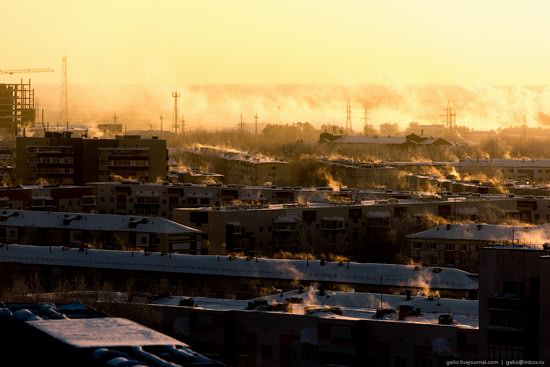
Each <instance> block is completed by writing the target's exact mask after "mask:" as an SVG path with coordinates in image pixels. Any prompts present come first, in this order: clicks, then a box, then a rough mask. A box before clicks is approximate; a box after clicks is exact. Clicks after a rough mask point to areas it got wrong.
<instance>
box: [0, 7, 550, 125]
mask: <svg viewBox="0 0 550 367" xmlns="http://www.w3.org/2000/svg"><path fill="white" fill-rule="evenodd" d="M549 8H550V5H549V4H547V3H546V2H543V1H527V2H522V3H521V4H519V3H517V2H512V1H504V2H502V1H484V2H481V3H480V2H476V1H461V2H446V1H444V2H442V1H415V2H410V1H392V2H390V3H382V2H373V1H368V2H363V1H344V2H318V1H300V2H295V1H279V2H277V3H270V4H261V3H257V2H254V1H243V0H239V1H233V2H230V3H226V2H216V1H203V2H182V1H162V2H160V3H158V4H157V3H155V4H153V3H151V4H136V3H135V2H131V1H118V2H116V3H111V2H107V1H98V2H93V3H78V2H76V3H75V2H71V1H52V2H48V3H43V2H36V1H34V2H19V3H14V4H10V6H9V8H8V10H7V11H6V15H7V16H6V19H5V26H6V27H7V28H10V29H15V28H16V27H17V28H18V32H17V37H7V38H6V39H5V40H4V47H5V50H7V51H6V52H5V53H3V55H2V56H1V57H0V67H1V68H2V69H14V68H32V67H52V68H54V69H55V73H47V74H46V73H45V74H34V75H32V79H33V83H34V85H35V87H36V90H37V92H38V93H37V94H39V96H40V97H39V100H40V104H41V107H43V108H44V109H45V116H46V119H47V120H50V121H54V120H55V119H56V118H57V115H58V110H59V102H58V98H57V95H58V94H59V85H60V81H61V61H60V60H61V58H62V56H65V55H66V56H67V58H68V83H69V86H70V92H71V93H70V97H71V98H70V99H69V104H70V107H71V111H72V113H71V117H72V119H73V121H75V122H79V123H86V121H90V120H93V121H94V122H102V121H103V122H105V120H110V118H111V116H112V115H113V112H114V111H118V114H119V115H120V116H121V118H123V119H125V120H126V122H130V121H133V122H137V123H138V125H140V126H142V128H146V127H148V124H149V123H154V124H158V116H159V115H160V113H161V112H162V113H164V115H169V113H170V111H171V102H172V101H171V99H170V93H171V91H172V90H175V89H178V90H180V91H181V92H182V94H183V98H182V100H181V101H182V112H183V113H184V114H185V116H186V117H187V119H188V121H189V124H190V126H193V125H194V126H201V127H208V128H227V127H230V126H231V125H232V124H233V125H234V124H236V123H237V121H238V119H239V115H240V113H243V114H244V115H245V118H246V120H247V121H250V120H252V116H253V115H254V113H255V112H256V111H258V113H259V116H260V121H263V122H265V123H269V122H271V123H273V122H297V121H310V122H312V123H313V124H315V125H320V124H323V123H338V122H341V120H343V119H344V118H345V104H346V100H347V99H348V98H350V99H351V101H352V104H353V109H354V114H353V116H354V124H355V125H356V126H362V123H361V119H362V117H363V116H362V115H363V109H364V107H368V108H369V110H370V115H371V118H372V120H373V123H383V122H397V123H399V124H400V125H401V126H402V127H405V126H406V125H407V124H408V123H409V122H411V121H420V122H425V123H439V122H440V121H439V120H440V117H439V115H440V110H441V109H442V108H443V107H444V106H445V105H446V104H447V102H448V101H450V102H451V103H453V104H454V105H455V107H456V109H457V111H458V122H459V123H460V124H464V125H466V126H470V127H476V128H477V129H483V128H484V127H487V128H488V129H494V128H498V127H503V126H509V125H513V124H515V123H523V120H524V116H525V120H526V122H527V123H529V125H536V124H537V123H538V122H539V121H538V118H537V116H538V115H537V114H538V112H544V113H548V112H550V94H549V91H548V90H547V89H546V87H545V85H546V84H548V82H549V80H548V78H549V77H548V76H547V73H546V72H545V70H546V65H547V64H548V62H549V61H550V60H549V58H550V52H548V50H547V49H546V48H545V46H544V45H545V35H546V34H548V33H549V32H550V29H549V28H550V25H549V24H548V22H547V21H546V19H545V14H547V12H548V10H550V9H549ZM22 13H24V14H25V19H26V20H27V22H28V23H27V25H26V26H25V27H18V22H19V19H18V17H16V16H10V15H15V14H22ZM44 14H47V16H44ZM20 39H24V40H25V41H24V47H22V45H21V43H22V42H21V41H20ZM512 50H513V51H512ZM20 77H21V76H17V75H12V76H6V80H7V81H17V80H19V78H20ZM23 77H24V78H25V77H26V76H23ZM289 86H290V87H289ZM292 86H294V87H292ZM369 86H370V87H369ZM502 86H507V87H506V88H503V87H502ZM532 86H538V87H535V88H533V87H532ZM107 111H108V112H107Z"/></svg>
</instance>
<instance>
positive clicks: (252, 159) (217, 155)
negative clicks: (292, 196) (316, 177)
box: [183, 146, 291, 185]
mask: <svg viewBox="0 0 550 367" xmlns="http://www.w3.org/2000/svg"><path fill="white" fill-rule="evenodd" d="M183 153H184V154H183V158H184V160H185V161H186V163H188V165H190V166H191V167H193V168H202V167H205V166H207V167H208V169H209V170H212V171H214V172H216V173H220V174H222V175H224V176H225V179H226V182H227V183H228V184H241V185H264V184H266V183H269V184H270V185H271V184H274V185H288V184H289V183H290V182H291V177H290V175H291V173H290V166H289V164H288V162H284V161H280V160H277V159H274V158H271V157H267V156H264V155H261V154H252V153H248V152H242V151H238V150H235V149H224V148H220V147H216V146H195V147H193V148H191V149H188V150H186V151H184V152H183Z"/></svg>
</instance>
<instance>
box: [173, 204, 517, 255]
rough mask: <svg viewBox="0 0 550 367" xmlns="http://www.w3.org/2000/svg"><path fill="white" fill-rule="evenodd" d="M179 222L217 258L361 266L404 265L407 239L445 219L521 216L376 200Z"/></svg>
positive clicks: (233, 211)
mask: <svg viewBox="0 0 550 367" xmlns="http://www.w3.org/2000/svg"><path fill="white" fill-rule="evenodd" d="M172 215H173V219H174V221H176V222H178V223H182V224H184V225H188V226H192V227H194V228H197V229H200V230H201V231H202V232H203V233H205V236H207V238H208V246H209V250H210V251H211V253H226V252H230V251H243V250H244V251H258V252H260V253H263V254H272V253H276V252H279V251H291V252H312V253H320V254H322V253H332V254H338V255H343V256H352V257H353V258H355V259H359V260H361V261H381V262H384V261H393V260H395V259H394V257H395V256H396V254H400V256H403V257H404V258H402V260H403V261H406V260H408V259H409V257H410V254H409V251H408V247H407V246H406V238H405V236H406V235H409V234H412V233H416V232H419V231H422V230H425V229H427V228H431V227H432V226H433V224H434V223H436V222H437V221H444V220H445V219H457V220H481V221H498V220H501V219H504V218H507V217H509V216H510V215H512V216H516V215H517V201H516V200H515V199H514V198H491V199H489V198H461V199H458V198H448V199H445V200H410V199H409V200H406V199H405V200H398V199H389V200H371V201H363V202H362V204H352V205H330V204H326V203H325V204H322V203H321V204H305V205H297V204H292V205H285V204H283V205H269V206H263V207H256V208H251V207H242V206H241V207H239V206H225V207H223V206H222V207H211V208H178V209H174V210H173V214H172Z"/></svg>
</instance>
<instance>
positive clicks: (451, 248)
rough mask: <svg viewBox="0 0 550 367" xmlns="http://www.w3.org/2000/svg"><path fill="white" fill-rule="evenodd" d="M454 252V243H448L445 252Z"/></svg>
mask: <svg viewBox="0 0 550 367" xmlns="http://www.w3.org/2000/svg"><path fill="white" fill-rule="evenodd" d="M453 250H454V246H453V244H452V243H447V244H446V245H445V251H453Z"/></svg>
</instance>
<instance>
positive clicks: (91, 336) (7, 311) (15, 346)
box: [0, 303, 223, 367]
mask: <svg viewBox="0 0 550 367" xmlns="http://www.w3.org/2000/svg"><path fill="white" fill-rule="evenodd" d="M0 330H2V332H1V333H0V351H1V353H0V365H17V366H23V365H24V366H31V365H41V366H98V367H99V366H127V367H130V366H136V367H137V366H172V367H178V366H181V367H184V366H222V365H223V364H221V363H219V362H217V361H214V360H212V359H210V358H207V357H205V356H203V355H201V354H198V353H196V352H194V351H193V350H191V348H190V347H189V346H188V345H187V344H185V343H183V342H180V341H178V340H176V339H174V338H171V337H169V336H167V335H164V334H161V333H159V332H157V331H155V330H152V329H149V328H147V327H145V326H143V325H140V324H138V323H136V322H133V321H130V320H127V319H123V318H114V317H109V316H107V315H105V314H103V313H101V312H99V311H96V310H94V309H91V308H89V307H87V306H85V305H82V304H80V303H71V304H62V305H54V304H51V303H41V304H7V305H6V304H3V303H0Z"/></svg>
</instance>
